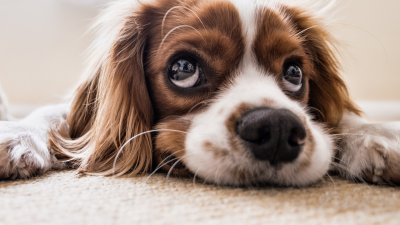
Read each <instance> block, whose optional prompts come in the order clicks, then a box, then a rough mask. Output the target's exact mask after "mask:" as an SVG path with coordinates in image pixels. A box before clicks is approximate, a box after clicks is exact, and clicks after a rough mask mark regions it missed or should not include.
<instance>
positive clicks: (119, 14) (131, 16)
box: [50, 1, 153, 175]
mask: <svg viewBox="0 0 400 225" xmlns="http://www.w3.org/2000/svg"><path fill="white" fill-rule="evenodd" d="M142 7H143V6H142V5H140V4H133V3H132V2H131V1H122V2H121V3H117V4H113V6H111V8H108V9H107V11H106V12H105V14H104V15H103V16H102V17H101V18H100V20H99V22H98V23H97V24H96V25H95V26H96V31H97V35H98V39H97V40H96V42H95V43H94V44H93V45H92V54H91V59H90V60H91V61H90V67H89V69H88V71H87V74H86V76H87V77H86V80H85V81H84V82H83V83H82V84H81V85H80V86H79V88H78V89H77V91H76V93H75V96H74V99H73V102H72V106H71V112H70V115H69V117H68V125H69V137H65V135H64V136H63V135H61V134H60V132H56V131H55V130H52V131H51V132H50V144H51V148H52V149H53V150H55V152H56V155H57V156H58V157H59V158H63V159H71V160H72V162H74V164H75V166H79V167H80V169H81V170H80V171H81V172H83V173H86V174H98V175H123V174H127V173H129V174H138V173H143V172H146V171H147V170H148V169H149V168H150V167H151V160H152V140H151V135H150V134H143V135H139V134H141V133H143V132H145V131H149V130H150V129H151V126H152V123H153V109H152V105H151V102H150V98H149V95H148V91H147V87H146V82H145V75H144V68H143V53H144V48H145V44H146V36H147V35H146V31H145V30H142V29H141V28H142V27H141V26H140V18H138V17H139V14H140V13H141V10H142ZM140 15H142V14H140ZM136 135H138V136H137V137H136V138H134V139H133V140H130V139H131V138H132V137H134V136H136ZM129 140H130V141H129ZM122 147H123V149H121V148H122ZM119 150H121V151H120V153H118V152H119ZM114 162H115V164H114Z"/></svg>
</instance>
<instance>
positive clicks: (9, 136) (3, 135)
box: [0, 122, 64, 180]
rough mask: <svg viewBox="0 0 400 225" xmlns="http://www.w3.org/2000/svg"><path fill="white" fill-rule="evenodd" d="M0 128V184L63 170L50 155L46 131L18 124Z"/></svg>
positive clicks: (8, 123) (13, 123)
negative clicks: (1, 181)
mask: <svg viewBox="0 0 400 225" xmlns="http://www.w3.org/2000/svg"><path fill="white" fill-rule="evenodd" d="M0 125H1V127H0V180H2V179H17V178H28V177H31V176H35V175H40V174H43V173H45V172H46V171H48V170H50V169H51V168H59V169H61V168H63V167H64V166H63V165H62V164H61V163H59V162H57V160H56V159H55V157H54V155H53V154H50V152H49V150H48V147H47V131H46V130H45V129H41V128H37V127H33V128H32V127H29V126H24V125H23V124H19V123H18V122H1V123H0Z"/></svg>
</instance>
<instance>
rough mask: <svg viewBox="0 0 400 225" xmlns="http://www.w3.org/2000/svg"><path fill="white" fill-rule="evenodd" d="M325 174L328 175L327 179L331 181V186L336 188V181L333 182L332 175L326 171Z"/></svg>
mask: <svg viewBox="0 0 400 225" xmlns="http://www.w3.org/2000/svg"><path fill="white" fill-rule="evenodd" d="M326 175H327V176H328V177H329V179H330V180H331V181H332V184H333V186H334V187H335V188H336V183H335V181H334V180H333V178H332V176H331V175H329V174H328V173H327V174H326Z"/></svg>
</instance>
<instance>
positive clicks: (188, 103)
mask: <svg viewBox="0 0 400 225" xmlns="http://www.w3.org/2000/svg"><path fill="white" fill-rule="evenodd" d="M133 2H134V1H130V0H127V1H120V2H118V3H114V4H113V5H111V6H110V7H109V8H108V9H107V11H106V13H105V15H103V17H101V18H100V20H99V22H98V24H97V27H98V28H99V29H98V32H99V38H98V39H97V41H96V42H95V43H94V45H93V46H92V50H93V54H92V64H91V66H90V68H89V70H88V79H87V80H86V81H85V82H84V83H83V84H82V85H81V86H80V88H79V89H78V91H77V93H76V97H75V100H74V102H73V106H72V111H71V115H70V117H69V124H70V136H71V137H72V139H73V140H65V139H64V140H58V141H56V142H58V144H57V145H58V146H59V147H60V149H62V150H63V153H64V155H67V156H69V157H72V158H75V159H77V162H78V164H79V165H80V166H81V168H82V169H83V170H84V171H85V172H87V173H97V174H107V175H110V174H126V173H133V174H137V173H139V172H145V171H148V170H149V168H150V167H151V164H152V159H153V165H154V164H155V165H160V167H162V168H164V169H166V170H172V173H174V174H186V173H192V174H196V175H197V176H198V177H201V178H203V179H205V180H207V181H210V182H215V183H218V184H232V185H246V184H253V183H276V184H282V185H298V186H301V185H307V184H309V183H311V182H314V181H316V180H318V179H320V178H321V177H322V176H323V175H324V174H325V173H326V172H327V170H328V168H329V165H330V162H331V159H332V156H333V148H334V147H333V143H332V140H331V138H330V136H329V135H328V133H329V132H328V131H327V128H328V129H330V130H333V129H335V128H336V126H337V124H338V122H339V121H340V119H341V117H342V114H343V111H344V110H349V111H351V112H354V113H358V111H357V109H356V108H355V107H354V106H353V104H352V102H351V101H350V100H349V98H348V94H347V91H346V87H345V85H344V83H343V81H342V79H341V78H340V77H339V75H338V74H339V73H338V65H337V61H336V59H335V57H334V54H333V52H332V49H331V48H332V46H331V37H330V35H329V33H328V32H327V31H326V30H325V29H324V24H323V23H322V21H321V20H319V19H318V17H317V16H316V15H315V14H312V13H310V12H308V11H306V10H304V5H303V6H300V4H299V1H292V2H297V3H296V4H297V6H296V5H293V4H286V3H282V1H242V0H196V1H194V0H172V1H170V0H168V1H164V0H155V1H151V2H148V1H147V2H145V3H143V2H142V3H133ZM303 3H304V2H303ZM151 130H157V134H156V135H153V136H151V134H150V132H149V133H147V131H151ZM143 132H145V133H143ZM132 137H134V138H133V139H131V138H132ZM152 137H154V138H152ZM128 140H129V141H128ZM119 150H121V151H119ZM118 152H119V153H118ZM114 162H115V163H114Z"/></svg>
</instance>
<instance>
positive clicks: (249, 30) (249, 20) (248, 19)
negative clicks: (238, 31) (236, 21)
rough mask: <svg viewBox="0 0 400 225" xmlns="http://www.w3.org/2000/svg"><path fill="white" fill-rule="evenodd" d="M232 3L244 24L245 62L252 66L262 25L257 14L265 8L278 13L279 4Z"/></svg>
mask: <svg viewBox="0 0 400 225" xmlns="http://www.w3.org/2000/svg"><path fill="white" fill-rule="evenodd" d="M230 2H232V4H233V5H234V6H235V7H236V9H237V10H238V12H239V16H240V20H241V22H242V30H243V38H244V39H245V43H246V50H245V54H244V59H243V62H244V63H246V64H249V63H250V64H251V62H254V61H255V56H254V53H253V50H252V45H253V43H254V40H255V37H256V35H257V29H258V26H259V25H260V24H259V23H258V22H257V14H258V13H260V12H262V10H263V9H265V8H268V9H270V10H274V11H277V10H279V4H278V3H277V1H276V0H230Z"/></svg>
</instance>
